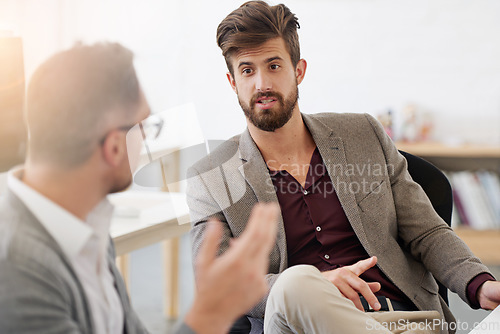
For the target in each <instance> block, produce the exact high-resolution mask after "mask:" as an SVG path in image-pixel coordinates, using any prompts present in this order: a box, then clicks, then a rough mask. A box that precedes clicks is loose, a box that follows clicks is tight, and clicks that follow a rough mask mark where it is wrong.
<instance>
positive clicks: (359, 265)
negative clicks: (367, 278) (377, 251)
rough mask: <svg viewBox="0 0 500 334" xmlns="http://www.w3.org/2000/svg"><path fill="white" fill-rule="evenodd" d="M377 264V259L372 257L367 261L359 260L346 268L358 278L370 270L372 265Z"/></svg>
mask: <svg viewBox="0 0 500 334" xmlns="http://www.w3.org/2000/svg"><path fill="white" fill-rule="evenodd" d="M376 264H377V257H376V256H372V257H370V258H368V259H365V260H361V261H358V262H356V263H355V264H353V265H350V266H347V268H348V269H349V270H350V271H352V272H353V273H354V274H355V275H357V276H359V275H361V274H362V273H364V272H365V271H367V270H368V269H370V268H372V267H373V266H374V265H376Z"/></svg>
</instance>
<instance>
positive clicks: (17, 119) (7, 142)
mask: <svg viewBox="0 0 500 334" xmlns="http://www.w3.org/2000/svg"><path fill="white" fill-rule="evenodd" d="M11 35H12V34H11V33H9V32H6V31H0V172H4V171H6V170H8V169H9V168H11V167H13V166H15V165H17V164H20V163H22V162H23V161H24V154H25V148H26V139H27V134H26V127H25V125H24V121H23V105H24V93H25V80H24V62H23V48H22V41H21V38H19V37H12V36H11Z"/></svg>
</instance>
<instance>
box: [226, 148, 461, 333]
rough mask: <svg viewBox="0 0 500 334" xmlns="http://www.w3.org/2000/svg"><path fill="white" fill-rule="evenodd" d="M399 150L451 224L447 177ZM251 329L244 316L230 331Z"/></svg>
mask: <svg viewBox="0 0 500 334" xmlns="http://www.w3.org/2000/svg"><path fill="white" fill-rule="evenodd" d="M399 152H400V153H401V154H402V155H403V156H404V157H405V159H406V161H407V162H408V172H409V173H410V176H411V177H412V179H413V180H414V181H415V182H417V183H418V184H419V185H420V186H421V187H422V189H423V190H424V192H425V194H426V195H427V197H428V198H429V200H430V201H431V204H432V207H433V208H434V210H435V211H436V212H437V214H438V215H439V216H440V217H441V218H442V219H443V220H444V221H445V222H446V223H447V224H448V226H451V212H452V208H453V196H452V191H451V185H450V182H449V181H448V179H447V177H446V176H445V175H444V174H443V172H441V171H440V170H439V169H438V168H437V167H436V166H434V165H433V164H431V163H430V162H428V161H426V160H424V159H422V158H420V157H417V156H415V155H413V154H410V153H407V152H404V151H401V150H400V151H399ZM436 282H437V284H438V286H439V295H440V296H441V298H443V300H444V301H445V302H446V304H447V305H448V289H446V287H445V286H444V285H443V284H441V283H440V282H439V281H437V280H436ZM250 329H251V324H250V320H248V318H247V317H246V316H242V317H241V318H239V319H238V320H237V321H236V322H235V323H234V325H233V327H232V328H231V331H230V332H229V333H230V334H248V333H250Z"/></svg>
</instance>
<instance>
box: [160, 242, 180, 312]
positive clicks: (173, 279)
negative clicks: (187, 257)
mask: <svg viewBox="0 0 500 334" xmlns="http://www.w3.org/2000/svg"><path fill="white" fill-rule="evenodd" d="M163 261H164V266H163V268H164V275H163V277H164V278H165V302H164V307H165V309H164V311H165V316H166V318H167V319H177V318H178V317H179V238H172V239H169V240H165V241H164V242H163Z"/></svg>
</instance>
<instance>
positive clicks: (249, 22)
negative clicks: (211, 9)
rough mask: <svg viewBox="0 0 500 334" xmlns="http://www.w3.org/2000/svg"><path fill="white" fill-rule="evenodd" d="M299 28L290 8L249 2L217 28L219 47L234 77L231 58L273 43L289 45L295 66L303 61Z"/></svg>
mask: <svg viewBox="0 0 500 334" xmlns="http://www.w3.org/2000/svg"><path fill="white" fill-rule="evenodd" d="M297 28H300V25H299V21H298V19H297V17H296V16H295V14H293V13H292V12H291V11H290V9H288V7H287V6H285V5H283V4H279V5H276V6H269V5H268V4H267V3H266V2H264V1H248V2H246V3H244V4H243V5H241V6H240V7H239V8H238V9H236V10H234V11H233V12H231V13H230V14H229V15H228V16H226V18H225V19H224V20H222V22H221V23H220V24H219V26H218V27H217V45H218V46H219V47H220V48H221V49H222V55H223V56H224V59H225V60H226V64H227V68H228V69H229V72H230V73H231V75H233V76H234V72H233V71H234V69H233V68H232V65H231V59H230V58H231V56H232V55H234V54H235V53H238V52H239V51H240V50H243V49H251V48H255V47H258V46H260V45H262V44H264V43H266V42H267V41H269V40H270V39H273V38H276V37H281V38H283V40H284V41H285V45H286V47H287V50H288V53H289V54H290V58H291V60H292V64H293V66H296V65H297V63H298V62H299V60H300V45H299V36H298V34H297Z"/></svg>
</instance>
